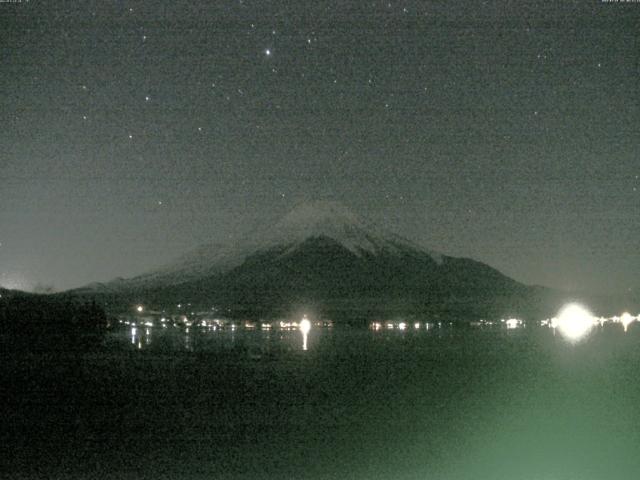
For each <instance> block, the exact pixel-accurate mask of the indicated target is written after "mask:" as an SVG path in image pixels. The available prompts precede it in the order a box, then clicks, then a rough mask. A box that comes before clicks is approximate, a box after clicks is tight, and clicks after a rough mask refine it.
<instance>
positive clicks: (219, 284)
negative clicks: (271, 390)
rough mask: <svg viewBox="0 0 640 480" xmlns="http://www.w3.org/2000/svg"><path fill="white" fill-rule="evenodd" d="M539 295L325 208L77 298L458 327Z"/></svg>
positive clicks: (509, 311) (516, 309)
mask: <svg viewBox="0 0 640 480" xmlns="http://www.w3.org/2000/svg"><path fill="white" fill-rule="evenodd" d="M539 290H540V287H528V286H525V285H523V284H521V283H519V282H516V281H515V280H512V279H511V278H509V277H507V276H505V275H503V274H502V273H500V272H499V271H497V270H495V269H494V268H492V267H490V266H488V265H485V264H483V263H481V262H478V261H475V260H471V259H466V258H456V257H451V256H447V255H443V254H440V253H437V252H434V251H431V250H429V249H427V248H424V247H422V246H420V245H417V244H415V243H413V242H411V241H409V240H407V239H405V238H403V237H401V236H399V235H396V234H394V233H392V232H389V231H387V230H386V229H384V228H382V227H379V226H376V225H374V224H372V223H370V222H368V221H366V220H364V219H361V218H360V217H358V216H357V215H356V214H354V213H353V212H352V211H350V210H349V209H347V208H346V207H344V206H343V205H341V204H339V203H336V202H328V201H323V202H313V203H306V204H302V205H300V206H298V207H297V208H295V209H294V210H293V211H291V212H290V213H289V214H288V215H286V216H285V217H284V218H282V219H281V220H280V221H279V222H277V223H275V224H273V225H271V226H269V227H268V228H264V229H262V230H258V231H256V232H255V233H254V234H252V235H249V236H248V237H247V238H246V239H245V240H244V241H242V242H239V243H237V244H233V245H218V244H210V245H204V246H201V247H199V248H197V249H195V250H194V251H192V252H190V253H187V254H186V255H184V256H182V257H180V258H178V259H177V260H176V261H174V262H171V263H169V264H168V265H165V266H164V267H161V268H158V269H156V270H154V271H151V272H148V273H145V274H143V275H139V276H137V277H134V278H131V279H117V280H114V281H111V282H108V283H104V284H91V285H89V286H87V287H84V288H81V289H78V290H76V291H75V292H76V293H78V294H82V295H91V296H93V297H94V298H95V297H98V298H99V299H102V300H104V301H105V303H109V304H110V305H112V306H113V305H121V306H122V307H123V308H130V305H131V304H132V303H135V302H139V301H143V302H145V303H146V304H149V305H155V306H157V307H162V308H165V307H170V306H175V304H176V303H180V302H182V303H187V302H189V303H190V304H191V305H193V306H194V308H210V307H211V306H212V305H215V306H218V307H220V308H222V309H224V311H226V312H228V313H229V314H230V315H238V316H247V317H256V318H257V317H265V316H276V315H286V314H288V313H291V312H294V311H298V310H299V309H305V310H310V311H313V312H315V313H317V314H322V315H329V316H332V317H334V318H341V317H345V318H354V317H362V316H373V315H376V316H379V315H383V316H384V315H397V314H429V315H433V316H437V317H440V316H442V317H443V318H444V317H447V318H456V319H457V318H479V317H488V316H492V317H495V316H504V315H516V314H518V313H521V312H523V311H524V310H527V309H528V308H529V307H530V306H531V305H530V304H531V300H532V298H534V297H538V296H539V293H540V292H539Z"/></svg>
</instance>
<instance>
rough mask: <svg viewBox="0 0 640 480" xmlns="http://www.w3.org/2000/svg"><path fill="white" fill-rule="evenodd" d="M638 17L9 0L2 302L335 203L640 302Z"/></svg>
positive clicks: (452, 248) (553, 6) (369, 4)
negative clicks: (12, 294) (14, 293)
mask: <svg viewBox="0 0 640 480" xmlns="http://www.w3.org/2000/svg"><path fill="white" fill-rule="evenodd" d="M638 32H640V3H622V2H620V3H613V2H610V3H606V2H598V1H590V0H581V1H572V0H566V1H561V2H556V1H554V2H542V1H539V2H523V1H506V0H503V1H478V0H463V1H456V2H443V1H422V2H416V1H397V0H391V1H389V0H385V1H349V0H336V1H322V0H314V1H302V0H295V1H294V0H292V1H273V2H270V1H266V0H260V1H258V0H256V1H251V0H235V1H206V2H205V1H198V0H191V1H182V0H174V1H155V0H144V1H109V0H99V1H62V0H55V1H38V0H31V1H28V2H27V1H26V0H22V1H21V2H8V1H7V0H3V1H2V2H0V55H1V57H0V80H1V83H0V85H1V93H0V119H1V122H2V123H1V125H0V147H1V148H0V179H1V181H0V285H2V286H5V287H9V288H21V289H42V288H45V287H54V288H56V289H58V290H60V289H66V288H71V287H76V286H80V285H83V284H86V283H89V282H92V281H106V280H110V279H112V278H114V277H117V276H124V277H126V276H132V275H135V274H138V273H142V272H144V271H146V270H149V269H151V268H154V267H157V266H159V265H161V264H164V263H166V262H167V261H169V260H172V259H173V258H174V257H176V256H179V255H180V254H182V253H184V252H185V251H187V250H189V249H191V248H193V247H195V246H197V245H199V244H202V243H208V242H231V241H234V240H237V239H240V238H242V237H243V236H245V235H246V234H247V233H249V232H251V231H252V230H253V229H254V228H256V227H261V226H264V225H267V224H269V223H271V222H273V221H274V220H275V219H277V218H279V217H280V216H281V215H283V214H285V213H286V212H288V211H289V210H290V209H292V208H293V207H294V206H295V205H297V204H299V203H300V202H303V201H310V200H316V199H332V200H337V201H339V202H342V203H344V204H345V205H347V206H348V207H350V208H352V209H353V210H354V211H356V212H358V213H359V214H361V215H364V216H366V217H368V218H370V219H372V220H373V221H375V222H378V223H381V224H385V225H386V226H387V227H388V228H390V229H392V230H394V231H396V232H397V233H399V234H401V235H404V236H406V237H408V238H410V239H411V240H414V241H416V242H419V243H421V244H423V245H425V246H428V247H430V248H432V249H434V250H438V251H441V252H443V253H446V254H450V255H455V256H465V257H471V258H475V259H477V260H481V261H483V262H486V263H488V264H490V265H492V266H494V267H496V268H498V269H500V270H501V271H503V272H504V273H506V274H507V275H510V276H512V277H513V278H515V279H517V280H520V281H523V282H525V283H538V284H544V285H548V286H554V287H561V288H567V289H591V290H595V291H601V292H607V291H617V292H628V291H629V290H631V291H635V290H636V289H640V279H639V278H638V273H639V272H640V179H639V175H640V158H639V152H640V67H639V58H640V40H639V36H640V34H639V33H638Z"/></svg>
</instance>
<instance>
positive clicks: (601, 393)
mask: <svg viewBox="0 0 640 480" xmlns="http://www.w3.org/2000/svg"><path fill="white" fill-rule="evenodd" d="M304 347H306V350H305V349H304ZM639 367H640V327H638V326H637V325H635V324H634V325H631V326H630V328H629V329H628V331H627V332H626V333H625V332H623V330H622V327H620V326H619V325H610V326H605V328H596V329H594V330H593V331H592V332H591V334H590V335H588V336H587V337H586V338H584V339H582V340H581V341H579V342H569V341H567V340H565V339H564V338H563V337H562V336H561V335H557V334H556V335H554V333H553V330H551V329H548V328H540V327H536V328H516V329H513V330H507V329H504V328H499V327H494V328H484V329H480V328H478V329H472V328H467V327H449V326H443V327H442V328H431V329H430V330H428V331H427V330H426V329H425V328H424V325H422V326H421V328H419V329H417V330H416V329H414V328H413V324H411V325H410V326H409V328H407V329H406V330H398V329H397V328H396V329H393V330H387V329H386V328H382V329H381V330H380V331H372V330H366V329H348V328H337V327H335V328H333V329H320V328H312V329H311V331H310V332H309V334H308V337H307V339H306V345H304V339H303V335H302V334H301V333H300V332H299V331H295V330H294V331H277V330H270V331H263V330H260V329H257V330H251V331H245V330H243V329H236V330H231V329H227V330H223V331H212V330H207V329H202V328H195V327H194V328H191V329H189V332H187V331H186V329H183V328H176V327H168V328H164V329H163V328H159V327H151V328H150V329H149V330H148V331H147V329H146V328H145V327H137V328H136V331H135V334H134V333H133V332H132V330H131V328H130V327H127V328H123V329H122V330H120V331H119V332H116V333H112V334H110V335H109V338H108V339H107V341H106V345H105V347H104V348H103V349H101V350H100V351H98V352H92V353H84V354H73V353H69V354H68V355H66V356H63V357H62V358H57V359H53V358H51V357H50V356H48V355H44V354H42V355H30V356H29V357H26V358H17V357H7V356H4V357H3V358H2V365H1V371H2V382H3V385H7V386H8V388H7V389H5V390H4V393H2V401H3V404H4V405H5V415H4V416H3V419H2V421H1V422H2V424H1V426H2V433H0V435H1V436H0V440H1V441H2V444H3V454H2V457H3V458H2V460H1V461H2V464H1V465H2V474H1V475H0V476H2V478H92V479H93V478H101V479H102V478H108V479H111V478H113V479H116V478H117V479H121V478H124V479H128V478H153V479H164V478H166V479H169V478H171V479H183V478H184V479H216V478H231V479H254V478H256V479H282V478H286V479H298V478H299V479H305V478H308V479H334V478H341V479H342V478H348V479H474V480H477V479H491V480H496V479H509V480H517V479H526V480H543V479H544V480H560V479H579V480H589V479H631V478H636V477H637V475H638V472H640V382H639V381H638V374H639V371H638V369H639Z"/></svg>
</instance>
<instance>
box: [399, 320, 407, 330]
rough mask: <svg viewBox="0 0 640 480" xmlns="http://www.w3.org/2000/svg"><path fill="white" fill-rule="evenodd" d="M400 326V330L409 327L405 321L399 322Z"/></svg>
mask: <svg viewBox="0 0 640 480" xmlns="http://www.w3.org/2000/svg"><path fill="white" fill-rule="evenodd" d="M398 328H399V329H400V330H405V329H406V328H407V324H406V323H404V322H400V323H399V324H398Z"/></svg>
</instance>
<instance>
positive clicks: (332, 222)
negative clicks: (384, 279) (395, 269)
mask: <svg viewBox="0 0 640 480" xmlns="http://www.w3.org/2000/svg"><path fill="white" fill-rule="evenodd" d="M318 238H324V239H330V240H331V241H333V242H335V243H336V244H338V245H340V246H341V247H343V248H344V249H346V250H348V251H349V252H351V254H353V255H355V256H357V257H360V256H361V255H363V254H365V253H367V254H373V255H377V254H381V253H385V254H394V253H402V252H404V253H406V252H407V250H410V251H417V252H420V253H424V254H427V255H429V256H431V258H432V259H433V260H434V261H435V262H436V263H438V264H439V263H441V262H442V258H443V257H442V255H440V254H438V253H435V252H431V251H429V250H427V249H425V248H423V247H421V246H418V245H416V244H414V243H412V242H410V241H409V240H407V239H404V238H402V237H400V236H398V235H396V234H393V233H391V232H388V231H386V230H385V229H384V228H382V227H380V226H377V225H375V224H373V223H372V222H369V221H367V220H364V219H362V218H360V217H359V216H358V215H356V214H355V213H354V212H352V211H351V210H350V209H348V208H347V207H346V206H344V205H342V204H341V203H338V202H335V201H315V202H308V203H302V204H300V205H298V206H297V207H295V208H294V209H293V210H292V211H291V212H289V213H288V214H287V215H285V216H284V217H283V218H282V219H281V220H280V221H278V222H276V223H275V224H272V225H270V226H268V227H266V228H263V229H259V230H256V231H255V232H254V233H252V234H250V235H247V237H246V238H245V239H244V240H243V241H240V242H236V243H234V244H230V245H224V244H207V245H202V246H200V247H198V248H196V249H194V250H193V251H191V252H189V253H187V254H185V255H183V256H182V257H180V258H178V259H176V260H175V261H173V262H171V263H169V264H168V265H165V266H164V267H161V268H158V269H156V270H154V271H151V272H149V273H146V274H143V275H140V276H137V277H135V278H132V279H130V280H121V279H120V280H118V281H114V282H110V283H109V284H107V285H108V286H109V287H112V288H116V289H122V288H131V287H147V286H153V285H171V284H177V283H184V282H187V281H192V280H196V279H198V278H204V277H208V276H211V275H217V274H222V273H225V272H227V271H230V270H232V269H233V268H236V267H239V266H240V265H242V264H243V262H244V261H245V260H246V259H247V258H248V257H249V256H251V255H255V254H261V253H264V252H268V251H274V252H278V254H279V255H284V254H287V253H290V252H292V251H294V250H296V248H298V246H299V245H301V244H302V243H303V242H305V241H307V240H310V239H318Z"/></svg>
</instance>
